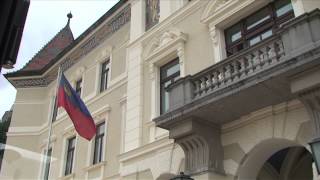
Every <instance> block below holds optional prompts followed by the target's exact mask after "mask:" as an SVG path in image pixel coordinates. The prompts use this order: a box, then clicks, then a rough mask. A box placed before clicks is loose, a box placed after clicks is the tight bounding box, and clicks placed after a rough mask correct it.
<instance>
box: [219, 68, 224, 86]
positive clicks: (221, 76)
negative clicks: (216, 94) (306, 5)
mask: <svg viewBox="0 0 320 180" xmlns="http://www.w3.org/2000/svg"><path fill="white" fill-rule="evenodd" d="M219 72H220V85H221V86H223V85H224V84H225V82H224V81H225V74H224V68H223V67H222V68H220V69H219Z"/></svg>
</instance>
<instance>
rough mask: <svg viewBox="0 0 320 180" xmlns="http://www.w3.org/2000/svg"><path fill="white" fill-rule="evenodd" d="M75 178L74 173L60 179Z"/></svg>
mask: <svg viewBox="0 0 320 180" xmlns="http://www.w3.org/2000/svg"><path fill="white" fill-rule="evenodd" d="M74 176H75V174H74V173H71V174H68V175H65V176H62V177H60V178H59V179H61V180H67V179H73V178H74Z"/></svg>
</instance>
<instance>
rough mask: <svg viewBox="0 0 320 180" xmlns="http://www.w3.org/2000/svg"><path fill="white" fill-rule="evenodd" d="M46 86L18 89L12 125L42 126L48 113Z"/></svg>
mask: <svg viewBox="0 0 320 180" xmlns="http://www.w3.org/2000/svg"><path fill="white" fill-rule="evenodd" d="M48 100H49V98H48V96H47V89H46V88H20V89H18V90H17V95H16V100H15V103H14V107H13V108H14V111H13V114H12V121H11V126H10V127H24V126H41V125H42V124H43V123H44V122H45V121H44V119H46V118H47V114H48V108H47V107H48Z"/></svg>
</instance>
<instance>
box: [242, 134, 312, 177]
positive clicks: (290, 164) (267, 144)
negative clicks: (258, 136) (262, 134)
mask: <svg viewBox="0 0 320 180" xmlns="http://www.w3.org/2000/svg"><path fill="white" fill-rule="evenodd" d="M312 162H313V160H312V155H311V153H310V152H309V151H308V150H307V149H306V148H305V147H304V146H301V145H300V144H298V143H296V142H294V141H289V140H286V139H269V140H265V141H263V142H261V143H259V144H258V145H256V146H255V147H254V148H253V149H252V150H251V151H250V152H249V153H248V154H247V156H245V158H244V159H243V161H242V163H241V165H240V166H239V168H238V172H237V178H236V179H238V180H257V179H258V180H295V179H297V180H300V179H303V180H309V179H310V180H312V179H313V170H312Z"/></svg>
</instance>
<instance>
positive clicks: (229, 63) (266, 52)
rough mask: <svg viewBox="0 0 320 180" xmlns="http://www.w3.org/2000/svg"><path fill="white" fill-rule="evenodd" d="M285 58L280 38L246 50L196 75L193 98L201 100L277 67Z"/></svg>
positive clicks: (193, 81)
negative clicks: (207, 95)
mask: <svg viewBox="0 0 320 180" xmlns="http://www.w3.org/2000/svg"><path fill="white" fill-rule="evenodd" d="M284 56H285V53H284V47H283V43H282V41H281V39H280V36H278V35H276V36H274V37H272V38H270V39H268V40H266V41H263V42H262V43H260V44H258V45H257V46H254V47H251V48H248V49H246V50H245V51H244V52H241V53H239V54H237V55H235V56H232V57H229V58H227V59H225V60H223V61H222V62H221V63H217V64H215V65H213V66H211V67H210V68H208V69H206V70H204V71H201V72H200V73H198V74H196V75H194V76H193V77H192V79H191V81H192V84H193V86H194V91H193V93H192V94H193V97H194V98H200V97H203V96H205V95H206V94H209V93H212V92H215V91H218V90H220V89H222V88H224V87H226V86H230V85H232V84H234V83H236V82H239V81H241V80H243V79H246V78H250V77H251V76H254V75H256V74H257V73H259V72H261V71H264V70H266V69H269V68H271V67H273V66H276V65H277V64H278V63H281V62H282V61H283V58H282V57H284Z"/></svg>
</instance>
